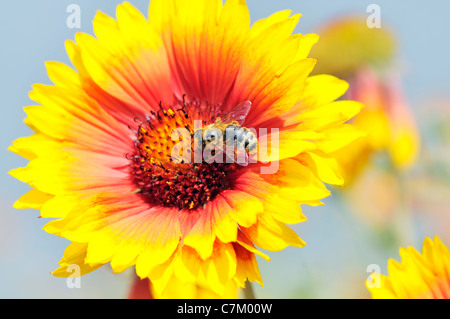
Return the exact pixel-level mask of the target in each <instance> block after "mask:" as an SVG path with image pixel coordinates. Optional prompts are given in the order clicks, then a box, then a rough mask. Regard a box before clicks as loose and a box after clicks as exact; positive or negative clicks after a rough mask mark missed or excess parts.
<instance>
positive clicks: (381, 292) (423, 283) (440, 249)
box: [366, 236, 450, 299]
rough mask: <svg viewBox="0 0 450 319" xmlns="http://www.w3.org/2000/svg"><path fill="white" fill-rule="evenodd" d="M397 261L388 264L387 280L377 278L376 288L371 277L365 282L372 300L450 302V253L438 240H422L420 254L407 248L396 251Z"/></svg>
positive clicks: (373, 278) (436, 238) (373, 276)
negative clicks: (446, 300)
mask: <svg viewBox="0 0 450 319" xmlns="http://www.w3.org/2000/svg"><path fill="white" fill-rule="evenodd" d="M400 257H401V258H402V260H401V262H400V263H399V262H397V261H395V260H393V259H390V260H389V262H388V271H389V276H385V275H381V277H380V278H379V279H380V281H379V286H378V287H377V285H376V284H375V281H374V280H375V275H372V280H368V281H367V282H366V284H367V287H368V289H369V291H370V292H371V293H372V297H373V298H376V299H388V298H389V299H391V298H401V299H449V298H450V252H449V250H448V249H447V247H445V245H444V244H443V243H442V242H441V240H440V239H439V237H437V236H435V237H434V239H433V240H431V239H430V238H428V237H427V238H425V240H424V243H423V248H422V254H420V253H419V252H418V251H417V250H415V249H414V248H413V247H411V246H409V247H408V248H403V247H402V248H400Z"/></svg>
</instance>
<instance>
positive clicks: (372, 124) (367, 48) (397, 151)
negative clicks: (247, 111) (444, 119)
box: [312, 16, 420, 186]
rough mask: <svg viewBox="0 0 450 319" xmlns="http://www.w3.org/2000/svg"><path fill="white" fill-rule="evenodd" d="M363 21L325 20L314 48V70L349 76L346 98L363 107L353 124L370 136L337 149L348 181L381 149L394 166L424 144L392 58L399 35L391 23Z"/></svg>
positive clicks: (407, 162) (409, 161)
mask: <svg viewBox="0 0 450 319" xmlns="http://www.w3.org/2000/svg"><path fill="white" fill-rule="evenodd" d="M365 20H366V17H363V16H344V17H341V18H339V19H337V20H335V21H333V22H332V23H328V24H326V25H325V26H323V28H322V29H321V30H320V33H319V34H321V41H320V43H319V44H318V45H317V46H316V47H315V48H314V49H313V52H312V53H313V54H314V56H315V57H317V58H318V61H319V62H318V64H317V67H316V68H315V70H314V71H315V72H326V73H329V74H333V75H335V76H339V77H342V78H344V79H346V80H347V81H348V82H349V83H350V90H348V92H347V93H346V97H347V98H348V99H351V100H355V101H359V102H361V103H363V104H364V106H365V107H364V109H363V110H362V111H361V112H360V113H359V114H358V115H357V116H356V117H355V118H354V119H353V120H352V123H353V124H354V125H355V126H357V127H358V128H360V129H361V130H362V131H365V132H367V136H366V137H364V138H360V139H358V140H356V141H355V142H353V143H351V144H349V145H348V146H347V147H345V148H342V149H341V150H339V151H338V152H337V153H336V154H333V157H335V158H336V159H337V160H338V162H339V164H340V167H342V173H343V177H344V179H345V181H346V185H347V186H349V185H350V184H352V182H353V181H354V180H355V179H356V178H357V177H359V176H360V175H361V173H362V172H363V171H364V170H365V168H366V167H367V166H368V164H369V163H370V162H371V160H373V159H374V157H375V156H376V155H378V154H386V155H387V158H388V159H389V161H390V162H391V164H392V166H393V168H395V169H396V170H399V171H402V170H405V169H408V168H410V167H411V166H412V165H413V164H414V163H415V161H416V158H417V155H418V150H419V146H420V137H419V133H418V129H417V125H416V123H415V120H414V116H413V114H412V111H411V109H410V105H409V103H408V101H407V99H406V98H405V95H404V93H403V88H402V81H401V79H400V76H399V74H398V71H397V70H395V68H396V67H395V66H394V62H393V61H394V57H395V53H396V44H395V38H394V36H393V34H392V32H391V31H390V30H389V28H387V27H383V28H373V29H370V28H368V27H367V25H366V21H365ZM331 48H334V49H331ZM355 159H358V160H355Z"/></svg>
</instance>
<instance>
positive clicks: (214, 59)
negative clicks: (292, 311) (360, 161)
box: [10, 0, 361, 296]
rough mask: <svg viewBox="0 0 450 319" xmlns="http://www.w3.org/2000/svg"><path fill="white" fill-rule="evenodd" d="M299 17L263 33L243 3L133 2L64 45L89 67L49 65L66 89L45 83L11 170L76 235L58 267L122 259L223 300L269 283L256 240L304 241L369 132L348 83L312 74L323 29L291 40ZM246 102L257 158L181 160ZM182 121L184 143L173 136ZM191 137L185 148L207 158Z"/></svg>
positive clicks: (272, 245)
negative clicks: (207, 130)
mask: <svg viewBox="0 0 450 319" xmlns="http://www.w3.org/2000/svg"><path fill="white" fill-rule="evenodd" d="M290 14H291V12H290V11H282V12H278V13H275V14H273V15H272V16H270V17H269V18H267V19H264V20H260V21H258V22H256V23H255V24H253V26H252V27H251V28H250V17H249V13H248V9H247V7H246V4H245V2H244V1H241V0H229V1H227V2H226V3H225V4H224V5H222V1H210V0H208V1H207V0H195V1H193V0H189V1H173V0H172V1H167V0H164V1H163V0H152V1H151V3H150V9H149V18H148V20H147V19H146V18H145V17H144V16H142V15H141V13H140V12H138V11H137V10H136V9H135V8H134V7H133V6H131V5H130V4H129V3H127V2H125V3H124V4H122V5H119V6H118V7H117V12H116V15H117V20H114V19H113V18H110V17H108V16H107V15H105V14H103V13H101V12H99V13H98V14H97V15H96V17H95V19H94V21H93V24H94V31H95V35H96V37H97V38H94V37H92V36H90V35H88V34H84V33H78V34H76V36H75V42H73V41H67V42H66V49H67V52H68V55H69V57H70V59H71V61H72V63H73V65H74V67H75V70H74V69H72V68H70V67H68V66H66V65H64V64H62V63H58V62H49V63H47V72H48V75H49V77H50V79H51V80H52V81H53V83H54V85H50V86H49V85H39V84H38V85H34V87H33V91H32V92H31V94H30V97H31V98H32V99H33V100H34V101H36V102H37V104H38V105H35V106H30V107H27V108H26V109H25V110H26V113H27V116H28V117H27V119H26V123H27V124H28V125H29V126H30V127H31V128H32V129H33V130H34V131H35V134H34V135H32V136H30V137H25V138H20V139H18V140H16V141H15V142H14V143H13V145H12V146H11V147H10V150H11V151H13V152H16V153H18V154H19V155H21V156H24V157H26V158H27V159H29V160H30V163H29V164H28V166H27V167H25V168H18V169H15V170H13V171H11V174H12V175H13V176H14V177H16V178H18V179H19V180H21V181H23V182H25V183H28V184H29V185H30V186H31V187H32V190H31V191H30V192H29V193H27V194H25V195H24V196H23V197H21V198H20V199H19V200H18V201H17V202H16V203H15V207H17V208H36V209H39V210H40V212H41V216H42V217H45V218H54V219H55V220H53V221H50V222H49V223H48V224H47V225H46V226H45V230H46V231H47V232H49V233H52V234H56V235H59V236H62V237H65V238H67V239H68V240H70V241H72V243H71V244H70V245H69V246H68V247H67V249H66V251H65V253H64V256H63V258H62V260H61V261H60V262H59V264H60V267H59V268H58V269H57V270H55V271H54V272H53V274H54V275H55V276H63V277H64V276H68V275H70V273H68V272H67V267H68V266H69V265H71V264H78V265H80V267H81V273H82V274H85V273H88V272H90V271H93V270H95V269H96V268H98V267H100V266H102V265H104V264H106V263H110V265H111V267H112V269H113V270H114V271H115V272H120V271H123V270H125V269H127V268H129V267H131V266H135V268H136V273H137V275H138V276H139V277H140V278H149V279H150V280H151V284H152V289H153V293H154V295H158V296H164V294H165V292H166V288H167V287H170V286H171V284H172V283H173V282H180V283H182V284H183V285H184V286H185V287H188V286H189V285H191V286H192V287H194V286H195V287H198V286H199V285H201V286H202V289H203V288H204V289H205V290H208V291H209V290H210V291H211V292H212V293H214V294H216V295H218V296H223V295H224V294H225V293H226V292H227V289H228V288H229V287H230V286H232V287H233V286H234V287H236V286H237V287H243V286H244V285H245V282H246V281H247V280H248V281H251V282H252V281H257V282H259V283H261V284H262V279H261V276H260V273H259V270H258V266H257V263H256V259H255V255H259V256H261V257H263V258H265V259H267V260H268V259H269V257H268V256H267V255H266V254H264V253H263V252H261V251H260V250H259V249H258V248H256V246H257V247H259V248H262V249H266V250H271V251H277V250H281V249H284V248H285V247H287V246H303V245H304V244H305V243H304V242H303V240H301V239H300V237H299V236H298V235H297V234H296V233H295V232H294V231H293V230H291V229H290V228H289V227H288V226H286V223H288V224H294V223H299V222H302V221H304V220H305V217H304V216H303V214H302V212H301V209H300V204H309V205H319V204H320V199H322V198H324V197H326V196H328V195H329V191H328V190H327V189H326V188H325V186H324V184H323V182H326V183H331V184H341V183H342V182H343V181H342V178H341V177H340V175H339V173H338V170H337V165H336V162H335V160H334V159H333V158H332V157H331V156H330V155H329V154H331V153H332V152H334V151H336V150H337V149H339V148H341V147H343V146H344V145H346V144H348V143H349V142H351V141H352V140H354V139H355V138H357V137H358V136H359V132H358V131H357V130H355V129H354V128H353V127H352V126H351V125H348V124H345V123H344V122H346V121H347V120H348V119H350V118H351V117H352V116H354V115H355V114H356V113H357V112H358V111H359V110H360V108H361V105H360V104H359V103H357V102H352V101H339V102H334V100H335V99H336V98H338V97H339V96H341V95H342V94H343V93H344V92H345V91H346V89H347V87H348V85H347V83H346V82H344V81H342V80H339V79H337V78H335V77H333V76H328V75H318V76H311V77H310V76H309V74H310V72H311V70H312V69H313V67H314V65H315V62H316V61H315V60H314V59H311V58H308V57H307V56H308V53H309V50H310V48H311V46H312V45H313V44H314V43H315V42H316V41H317V36H316V35H301V34H295V35H291V33H292V32H293V30H294V27H295V26H296V24H297V21H298V19H299V17H300V15H297V14H296V15H293V16H291V17H290ZM245 101H248V102H250V103H251V108H250V109H249V110H248V112H246V114H245V116H243V117H242V118H241V120H242V124H239V125H238V124H236V123H235V124H233V125H235V128H236V130H237V129H238V128H239V129H241V128H245V129H247V128H248V129H249V130H250V128H252V129H254V130H255V131H256V132H257V133H258V134H257V138H258V150H259V153H258V160H257V162H250V163H248V165H240V164H238V163H235V162H230V163H228V162H227V163H216V162H213V163H209V162H206V161H205V160H203V159H202V160H200V161H199V162H198V161H189V159H190V158H192V156H187V157H186V158H185V157H184V156H183V157H182V160H179V158H178V157H177V156H175V158H174V157H173V156H172V155H173V150H174V148H175V147H176V146H177V145H178V143H180V142H179V141H180V140H181V141H184V142H186V141H187V140H188V139H189V138H191V137H194V135H195V134H196V132H198V128H196V127H195V123H196V121H199V122H197V123H200V124H202V125H203V126H208V125H212V124H214V123H217V121H218V119H219V118H224V117H226V116H227V114H229V112H230V110H232V109H233V108H234V107H235V106H238V105H240V104H241V103H243V102H245ZM247 105H248V103H247ZM244 117H245V120H243V118H244ZM178 128H182V129H184V130H187V132H189V133H188V136H187V137H186V139H176V140H174V139H173V138H172V136H173V132H174V131H175V130H176V129H178ZM240 132H241V133H242V130H241V131H240ZM245 132H247V130H245ZM261 132H262V133H261ZM194 140H195V139H194ZM264 140H266V141H267V143H264ZM189 143H190V142H189ZM189 143H188V144H187V145H188V146H187V148H183V152H182V153H183V154H181V153H180V152H178V155H186V154H188V153H191V154H193V153H195V149H196V147H195V146H196V145H197V144H196V143H194V142H193V143H191V144H189ZM200 145H202V144H200ZM245 145H246V147H247V146H248V145H247V144H245ZM197 146H198V145H197ZM275 146H276V147H275ZM200 148H201V149H202V147H200ZM175 153H176V152H175ZM188 155H189V154H188ZM175 159H177V160H175ZM272 166H273V167H275V168H276V169H275V170H272V171H271V172H270V174H268V173H266V174H262V171H263V170H264V168H266V169H267V167H272ZM230 282H231V283H230ZM180 285H181V284H180ZM169 289H170V288H169Z"/></svg>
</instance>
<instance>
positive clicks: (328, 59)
mask: <svg viewBox="0 0 450 319" xmlns="http://www.w3.org/2000/svg"><path fill="white" fill-rule="evenodd" d="M366 19H367V17H366V16H356V15H355V16H343V17H340V18H338V19H335V20H334V21H332V22H330V23H327V24H326V25H324V26H323V27H321V28H320V29H319V31H318V34H319V36H320V42H319V43H318V45H316V46H315V47H314V49H313V50H312V54H313V56H314V57H316V58H317V60H318V63H317V67H316V68H315V70H314V73H315V74H321V73H328V74H333V75H337V74H339V75H340V76H342V77H345V78H351V77H353V75H354V73H355V71H357V70H359V69H360V68H361V67H367V66H371V67H373V68H378V69H380V68H385V67H386V66H389V65H390V63H391V61H392V59H393V57H394V55H395V51H396V46H397V45H396V40H395V37H394V36H393V34H392V33H391V32H390V31H388V30H389V28H387V27H385V26H383V28H369V27H367V24H366Z"/></svg>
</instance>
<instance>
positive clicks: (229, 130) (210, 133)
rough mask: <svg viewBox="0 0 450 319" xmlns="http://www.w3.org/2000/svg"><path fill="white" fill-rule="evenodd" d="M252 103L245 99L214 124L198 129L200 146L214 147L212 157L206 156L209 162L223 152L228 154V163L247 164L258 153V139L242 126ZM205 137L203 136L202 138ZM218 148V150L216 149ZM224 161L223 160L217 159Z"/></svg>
mask: <svg viewBox="0 0 450 319" xmlns="http://www.w3.org/2000/svg"><path fill="white" fill-rule="evenodd" d="M251 106H252V103H251V102H250V101H245V102H242V103H239V104H238V105H237V106H235V107H234V108H233V109H232V110H231V111H229V112H228V113H226V114H225V115H224V116H223V117H218V118H217V119H216V121H215V122H214V123H212V124H209V125H207V126H205V127H204V128H202V129H199V130H197V131H196V132H195V133H194V134H196V137H197V141H201V145H200V143H199V144H198V147H199V148H201V150H202V152H203V150H205V149H207V148H209V149H213V151H212V152H211V157H210V158H204V160H205V161H206V162H208V163H211V162H212V161H214V160H216V158H217V157H218V156H220V155H222V154H223V153H225V155H226V163H235V162H236V163H238V164H240V165H243V166H246V165H248V163H249V159H250V157H253V156H255V155H256V151H257V147H258V139H257V138H256V136H255V134H254V133H253V132H252V131H251V130H250V129H248V128H246V127H244V126H242V125H243V124H244V122H245V118H246V117H247V114H248V113H249V111H250V108H251ZM200 137H203V138H200ZM216 150H217V151H216ZM216 162H219V163H222V162H223V161H217V160H216Z"/></svg>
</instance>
